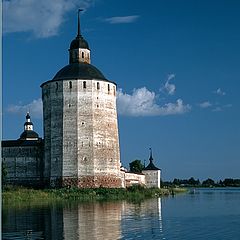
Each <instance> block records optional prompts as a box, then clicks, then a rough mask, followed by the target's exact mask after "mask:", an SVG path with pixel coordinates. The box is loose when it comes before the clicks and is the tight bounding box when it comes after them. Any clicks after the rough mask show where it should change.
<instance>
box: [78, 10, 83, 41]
mask: <svg viewBox="0 0 240 240" xmlns="http://www.w3.org/2000/svg"><path fill="white" fill-rule="evenodd" d="M82 11H83V9H78V34H77V36H78V37H80V36H81V28H80V12H82Z"/></svg>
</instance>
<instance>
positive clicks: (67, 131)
mask: <svg viewBox="0 0 240 240" xmlns="http://www.w3.org/2000/svg"><path fill="white" fill-rule="evenodd" d="M79 11H80V10H79ZM79 11H78V33H77V36H76V38H75V39H74V40H73V41H72V42H71V45H70V49H69V64H68V65H67V66H65V67H63V68H62V69H61V70H60V71H59V72H58V73H57V74H56V75H55V77H54V78H53V79H52V80H50V81H47V82H45V83H43V84H42V85H41V87H42V100H43V117H44V151H45V153H44V179H45V181H46V184H50V185H51V186H78V187H101V186H102V187H121V186H122V183H121V176H120V174H121V173H120V153H119V138H118V124H117V111H116V84H115V83H114V82H111V81H109V80H107V79H106V78H105V77H104V75H103V74H102V73H101V72H100V71H99V70H98V69H97V68H96V67H94V66H93V65H91V64H90V48H89V45H88V43H87V41H86V40H85V39H84V38H83V36H82V35H81V32H80V17H79Z"/></svg>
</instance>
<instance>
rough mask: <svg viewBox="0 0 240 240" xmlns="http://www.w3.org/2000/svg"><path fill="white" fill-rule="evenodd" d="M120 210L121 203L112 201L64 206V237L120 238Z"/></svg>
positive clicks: (93, 239)
mask: <svg viewBox="0 0 240 240" xmlns="http://www.w3.org/2000/svg"><path fill="white" fill-rule="evenodd" d="M121 210H122V203H114V202H113V203H109V202H104V203H85V204H79V205H75V206H69V207H66V208H64V210H63V225H64V227H63V228H64V231H63V232H64V239H68V240H75V239H79V240H80V239H91V240H95V239H96V240H101V239H103V240H107V239H120V237H121ZM76 235H77V236H76Z"/></svg>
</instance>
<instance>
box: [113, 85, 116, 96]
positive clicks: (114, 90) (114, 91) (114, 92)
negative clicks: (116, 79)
mask: <svg viewBox="0 0 240 240" xmlns="http://www.w3.org/2000/svg"><path fill="white" fill-rule="evenodd" d="M113 94H114V96H116V89H115V87H113Z"/></svg>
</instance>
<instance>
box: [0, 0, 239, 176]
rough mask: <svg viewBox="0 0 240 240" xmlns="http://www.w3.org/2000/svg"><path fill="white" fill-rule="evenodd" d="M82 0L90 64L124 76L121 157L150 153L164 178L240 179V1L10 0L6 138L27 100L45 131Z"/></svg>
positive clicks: (16, 128)
mask: <svg viewBox="0 0 240 240" xmlns="http://www.w3.org/2000/svg"><path fill="white" fill-rule="evenodd" d="M79 7H82V8H84V9H85V12H84V13H83V14H82V17H81V27H82V34H83V36H84V37H85V39H87V41H88V43H89V45H90V48H91V56H92V57H91V60H92V64H93V65H95V66H96V67H97V68H98V69H100V70H101V71H102V73H103V74H104V75H105V77H107V78H108V79H109V80H112V81H115V82H116V83H117V84H118V112H119V135H120V146H121V161H122V164H123V165H124V166H126V167H128V163H129V162H130V161H132V160H134V159H141V160H142V161H143V160H144V159H146V160H147V162H148V157H149V150H148V149H149V147H152V149H153V156H154V161H155V164H156V165H157V166H159V167H160V168H161V169H162V176H163V179H164V180H172V179H173V178H175V177H176V178H190V177H191V176H194V177H196V178H199V179H206V178H208V177H211V178H214V179H215V180H219V179H222V178H226V177H233V178H239V177H240V174H239V169H240V127H239V123H240V100H239V90H240V81H239V80H240V79H239V76H240V66H239V62H240V59H239V58H240V44H239V43H240V28H239V25H240V24H239V23H240V15H239V9H240V2H239V1H234V0H230V1H229V0H228V1H227V0H225V1H223V0H218V1H217V0H212V1H207V0H203V1H194V0H191V1H190V0H181V1H179V0H168V1H163V0H150V1H148V2H146V1H136V0H121V1H120V0H115V1H113V0H95V1H94V0H68V1H64V0H58V1H44V0H38V1H37V0H32V1H27V0H10V1H3V19H4V22H3V31H4V34H3V139H16V138H18V137H19V135H20V134H21V132H22V130H23V123H24V121H25V113H26V111H27V110H28V109H30V112H31V115H32V121H33V123H34V127H35V130H36V131H37V132H38V133H39V134H40V136H43V133H42V132H43V131H42V114H41V100H40V98H41V89H40V85H41V83H43V82H45V81H47V80H50V79H52V78H53V77H54V75H55V74H56V72H57V71H58V70H59V69H60V68H62V67H63V66H65V65H67V64H68V48H69V44H70V42H71V40H72V39H73V38H75V36H76V13H77V9H78V8H79Z"/></svg>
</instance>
